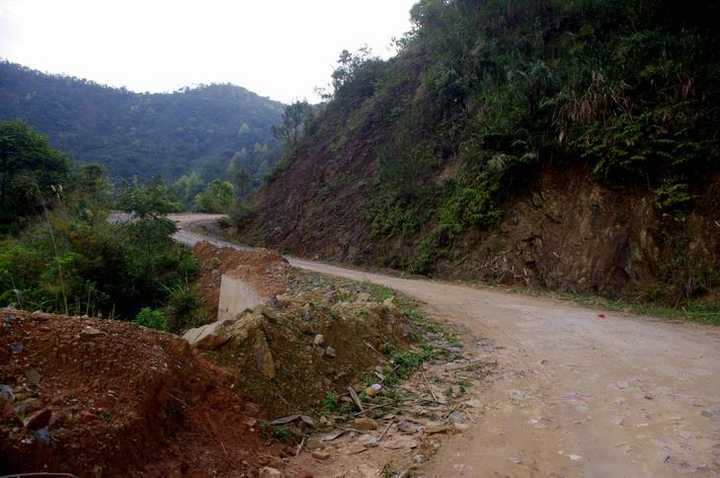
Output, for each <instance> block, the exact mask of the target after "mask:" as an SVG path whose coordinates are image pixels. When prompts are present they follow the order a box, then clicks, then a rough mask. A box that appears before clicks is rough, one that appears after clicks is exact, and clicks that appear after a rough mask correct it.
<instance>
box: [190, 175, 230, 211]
mask: <svg viewBox="0 0 720 478" xmlns="http://www.w3.org/2000/svg"><path fill="white" fill-rule="evenodd" d="M233 204H235V191H234V188H233V185H232V184H231V183H229V182H227V181H220V180H219V179H215V180H214V181H211V182H210V184H208V187H207V189H206V190H205V191H203V192H201V193H200V194H198V195H197V196H196V197H195V208H196V209H197V210H198V211H199V212H207V213H215V214H222V213H227V212H230V209H232V207H233Z"/></svg>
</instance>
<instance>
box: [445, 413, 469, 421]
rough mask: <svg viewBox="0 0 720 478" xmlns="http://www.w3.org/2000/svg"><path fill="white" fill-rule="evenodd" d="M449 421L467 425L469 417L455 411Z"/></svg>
mask: <svg viewBox="0 0 720 478" xmlns="http://www.w3.org/2000/svg"><path fill="white" fill-rule="evenodd" d="M448 420H450V423H454V424H455V423H465V422H466V421H467V417H466V416H465V414H464V413H463V412H459V411H454V412H452V413H451V414H450V416H449V417H448Z"/></svg>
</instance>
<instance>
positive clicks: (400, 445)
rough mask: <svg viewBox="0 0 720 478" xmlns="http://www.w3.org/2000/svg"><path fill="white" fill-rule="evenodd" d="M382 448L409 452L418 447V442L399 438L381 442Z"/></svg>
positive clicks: (402, 437) (403, 437)
mask: <svg viewBox="0 0 720 478" xmlns="http://www.w3.org/2000/svg"><path fill="white" fill-rule="evenodd" d="M382 446H383V448H387V449H388V450H411V449H413V448H417V447H418V442H417V441H416V440H413V439H412V438H410V437H405V436H400V437H397V438H393V439H392V440H388V441H386V442H383V444H382Z"/></svg>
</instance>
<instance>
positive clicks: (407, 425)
mask: <svg viewBox="0 0 720 478" xmlns="http://www.w3.org/2000/svg"><path fill="white" fill-rule="evenodd" d="M419 429H420V427H419V426H418V425H417V424H416V423H413V422H410V421H408V420H402V421H400V423H398V430H400V431H401V432H403V433H407V434H408V435H412V434H415V433H417V432H418V430H419Z"/></svg>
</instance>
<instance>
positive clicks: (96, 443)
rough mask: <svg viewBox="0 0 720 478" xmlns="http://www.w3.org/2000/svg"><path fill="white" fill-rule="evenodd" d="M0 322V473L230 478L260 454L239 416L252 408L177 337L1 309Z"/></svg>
mask: <svg viewBox="0 0 720 478" xmlns="http://www.w3.org/2000/svg"><path fill="white" fill-rule="evenodd" d="M0 321H1V322H0V384H2V390H0V393H1V397H0V411H1V412H2V415H1V417H0V474H3V475H4V474H7V473H17V472H25V473H29V472H41V471H51V472H66V473H73V474H76V475H78V476H83V477H84V476H110V477H112V476H118V477H120V476H123V477H125V476H150V477H152V476H157V477H167V476H180V475H189V476H211V475H216V476H237V477H240V476H247V474H248V473H250V472H251V471H252V470H254V469H256V468H257V467H258V464H259V462H260V461H265V462H267V460H268V458H271V457H270V455H271V454H272V453H273V450H272V449H268V448H267V447H265V446H264V443H263V440H262V438H260V436H259V435H258V433H256V432H252V431H250V428H251V426H250V425H248V424H247V423H248V421H249V420H250V419H258V418H262V416H263V415H262V412H261V411H260V409H259V407H258V406H257V405H254V404H253V403H251V402H248V401H246V400H245V399H244V397H243V396H242V395H240V394H238V393H237V392H236V391H233V390H232V388H231V387H230V386H229V382H228V380H227V377H226V376H225V374H224V373H222V372H220V371H219V370H218V369H216V368H215V367H213V366H212V365H210V364H209V363H206V362H204V361H203V360H201V359H198V358H197V357H196V356H195V355H194V354H193V352H192V351H191V349H190V347H189V345H188V344H187V343H186V342H185V341H183V340H181V339H179V338H177V337H173V336H171V335H168V334H164V333H159V332H155V331H152V330H148V329H144V328H141V327H137V326H134V325H132V324H128V323H124V322H118V321H110V320H96V319H87V318H78V317H64V316H54V315H48V314H42V313H35V314H32V315H30V314H28V313H25V312H21V311H17V310H11V309H3V310H2V311H0ZM261 450H262V451H261ZM261 454H262V455H266V456H265V457H262V456H260V455H261Z"/></svg>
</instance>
